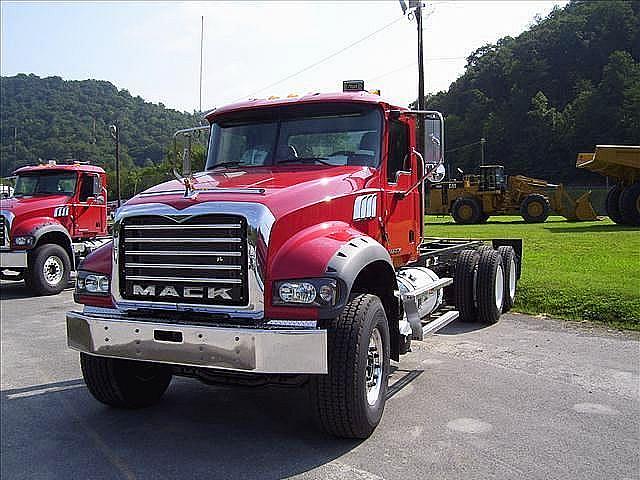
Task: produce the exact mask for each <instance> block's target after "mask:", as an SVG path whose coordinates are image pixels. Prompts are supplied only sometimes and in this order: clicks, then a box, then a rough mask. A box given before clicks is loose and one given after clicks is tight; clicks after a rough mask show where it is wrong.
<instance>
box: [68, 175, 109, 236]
mask: <svg viewBox="0 0 640 480" xmlns="http://www.w3.org/2000/svg"><path fill="white" fill-rule="evenodd" d="M78 181H79V182H80V183H79V185H78V193H77V202H76V203H75V205H74V236H75V237H82V238H87V237H95V236H97V235H100V234H103V233H104V232H105V231H106V215H105V212H106V205H105V201H106V199H105V196H104V195H103V192H102V182H101V179H100V175H98V174H94V173H83V174H82V175H80V177H79V179H78Z"/></svg>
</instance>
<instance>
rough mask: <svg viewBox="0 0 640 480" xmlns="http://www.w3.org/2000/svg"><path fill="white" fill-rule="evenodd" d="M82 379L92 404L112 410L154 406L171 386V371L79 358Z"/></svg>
mask: <svg viewBox="0 0 640 480" xmlns="http://www.w3.org/2000/svg"><path fill="white" fill-rule="evenodd" d="M80 366H81V367H82V376H83V378H84V382H85V383H86V384H87V388H88V389H89V392H91V395H93V396H94V398H95V399H96V400H98V401H99V402H102V403H104V404H106V405H109V406H111V407H116V408H142V407H148V406H150V405H153V404H154V403H157V402H158V401H159V400H160V398H161V397H162V395H163V394H164V392H165V390H166V389H167V387H168V386H169V383H170V382H171V377H172V373H171V367H169V366H168V365H163V364H160V363H151V362H137V361H135V360H121V359H119V358H108V357H96V356H93V355H87V354H86V353H81V354H80Z"/></svg>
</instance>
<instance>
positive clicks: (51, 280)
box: [25, 243, 71, 295]
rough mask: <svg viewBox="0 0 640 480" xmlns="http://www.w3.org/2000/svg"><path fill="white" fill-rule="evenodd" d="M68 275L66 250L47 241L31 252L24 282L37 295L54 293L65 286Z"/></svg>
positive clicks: (69, 263)
mask: <svg viewBox="0 0 640 480" xmlns="http://www.w3.org/2000/svg"><path fill="white" fill-rule="evenodd" d="M70 275H71V261H70V260H69V255H68V254H67V251H66V250H65V249H64V248H62V247H61V246H60V245H57V244H55V243H48V244H44V245H40V246H39V247H37V248H36V249H35V250H34V251H33V253H31V255H30V258H29V268H28V271H27V274H26V275H25V284H26V286H27V288H29V289H30V290H31V291H33V292H34V293H35V294H37V295H56V294H58V293H60V292H61V291H62V290H64V289H65V288H66V287H67V285H68V284H69V277H70Z"/></svg>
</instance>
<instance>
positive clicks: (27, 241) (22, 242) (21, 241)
mask: <svg viewBox="0 0 640 480" xmlns="http://www.w3.org/2000/svg"><path fill="white" fill-rule="evenodd" d="M34 240H35V238H33V237H32V236H31V235H25V236H23V237H15V238H14V239H13V244H14V245H15V246H16V247H31V246H32V245H33V242H34Z"/></svg>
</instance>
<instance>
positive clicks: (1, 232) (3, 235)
mask: <svg viewBox="0 0 640 480" xmlns="http://www.w3.org/2000/svg"><path fill="white" fill-rule="evenodd" d="M8 246H9V232H8V231H7V220H6V218H5V217H4V215H0V247H4V248H6V247H8Z"/></svg>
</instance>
